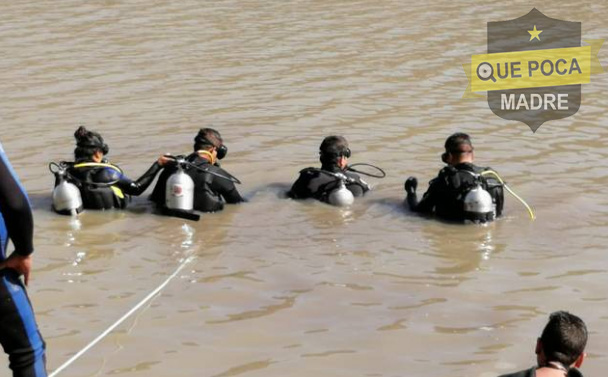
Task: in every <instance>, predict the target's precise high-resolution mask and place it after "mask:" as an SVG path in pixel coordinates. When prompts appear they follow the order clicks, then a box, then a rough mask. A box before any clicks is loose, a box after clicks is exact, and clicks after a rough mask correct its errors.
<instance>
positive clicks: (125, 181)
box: [117, 161, 162, 196]
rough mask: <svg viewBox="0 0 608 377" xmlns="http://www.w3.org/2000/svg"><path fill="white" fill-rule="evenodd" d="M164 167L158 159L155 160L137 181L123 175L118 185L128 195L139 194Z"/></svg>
mask: <svg viewBox="0 0 608 377" xmlns="http://www.w3.org/2000/svg"><path fill="white" fill-rule="evenodd" d="M161 169H162V167H161V166H160V164H159V163H158V161H155V162H154V163H153V164H152V166H150V168H149V169H148V171H146V172H145V173H144V174H143V175H142V176H141V177H139V179H138V180H137V181H132V180H130V179H129V178H127V177H125V176H124V175H122V176H121V177H120V180H119V181H118V183H117V186H118V187H119V188H120V189H121V190H122V191H123V192H124V193H125V194H127V195H133V196H139V195H141V194H142V193H143V192H144V191H146V189H147V188H148V186H150V184H151V183H152V182H153V181H154V178H155V177H156V174H158V172H159V171H160V170H161Z"/></svg>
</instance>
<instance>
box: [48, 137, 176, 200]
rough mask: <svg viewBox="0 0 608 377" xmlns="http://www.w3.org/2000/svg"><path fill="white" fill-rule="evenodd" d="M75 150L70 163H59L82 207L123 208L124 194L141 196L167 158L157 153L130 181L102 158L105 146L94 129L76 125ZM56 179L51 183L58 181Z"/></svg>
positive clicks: (126, 196)
mask: <svg viewBox="0 0 608 377" xmlns="http://www.w3.org/2000/svg"><path fill="white" fill-rule="evenodd" d="M74 138H75V139H76V149H75V150H74V158H75V161H74V162H62V163H61V166H64V167H66V172H67V174H66V180H67V181H68V182H70V183H72V184H74V185H76V187H78V189H79V191H80V194H81V197H82V204H83V207H84V208H87V209H111V208H118V209H123V208H125V207H126V206H127V202H128V195H135V196H138V195H141V194H142V193H143V192H144V191H146V189H147V188H148V186H150V184H151V183H152V181H153V180H154V177H155V176H156V174H158V172H160V170H161V169H162V167H163V166H164V165H165V164H166V163H167V162H168V161H170V160H168V159H167V158H166V157H164V156H161V157H159V158H158V160H157V161H155V162H154V164H152V166H151V167H150V168H149V169H148V171H147V172H146V173H144V175H142V176H141V177H140V178H139V179H138V180H136V181H132V180H130V179H129V178H127V176H125V175H124V173H123V171H122V170H121V169H120V168H119V167H118V166H116V165H114V164H111V163H110V162H108V161H107V160H106V159H105V155H106V154H108V151H109V147H108V145H107V144H106V143H104V140H103V137H101V135H100V134H99V133H97V132H93V131H88V130H87V129H86V128H85V127H83V126H80V127H79V128H78V129H77V130H76V132H75V133H74ZM59 183H60V182H59V180H58V179H57V180H56V182H55V186H57V185H58V184H59Z"/></svg>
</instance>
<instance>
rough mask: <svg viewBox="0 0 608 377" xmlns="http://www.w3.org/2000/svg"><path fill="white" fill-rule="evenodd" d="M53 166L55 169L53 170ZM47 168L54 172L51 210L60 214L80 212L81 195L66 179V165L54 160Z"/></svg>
mask: <svg viewBox="0 0 608 377" xmlns="http://www.w3.org/2000/svg"><path fill="white" fill-rule="evenodd" d="M53 167H54V168H55V170H53ZM49 169H50V170H51V172H52V173H53V174H55V189H53V210H54V211H55V212H57V213H59V214H62V215H76V214H79V213H80V212H82V208H83V206H82V196H81V195H80V190H79V189H78V187H76V185H75V184H73V183H70V182H68V180H67V167H66V166H65V165H64V164H61V165H58V164H55V163H54V162H53V163H51V165H49Z"/></svg>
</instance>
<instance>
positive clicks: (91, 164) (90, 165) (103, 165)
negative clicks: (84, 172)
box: [73, 162, 122, 174]
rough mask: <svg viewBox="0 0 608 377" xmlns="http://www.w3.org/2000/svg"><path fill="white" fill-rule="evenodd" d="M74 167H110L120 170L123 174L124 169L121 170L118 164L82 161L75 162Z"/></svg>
mask: <svg viewBox="0 0 608 377" xmlns="http://www.w3.org/2000/svg"><path fill="white" fill-rule="evenodd" d="M73 168H75V169H80V168H110V169H113V170H116V171H117V172H119V173H120V174H122V170H120V168H119V167H118V166H116V165H112V164H104V163H102V162H81V163H79V164H75V165H74V166H73Z"/></svg>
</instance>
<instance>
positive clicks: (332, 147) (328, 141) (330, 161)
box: [287, 136, 370, 205]
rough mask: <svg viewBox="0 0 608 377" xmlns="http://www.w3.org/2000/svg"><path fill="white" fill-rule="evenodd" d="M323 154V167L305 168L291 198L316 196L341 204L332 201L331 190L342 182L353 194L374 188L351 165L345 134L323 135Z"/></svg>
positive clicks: (289, 193)
mask: <svg viewBox="0 0 608 377" xmlns="http://www.w3.org/2000/svg"><path fill="white" fill-rule="evenodd" d="M319 155H320V156H319V159H320V161H321V169H318V168H312V167H310V168H306V169H303V170H301V171H300V176H299V177H298V179H297V180H296V181H295V183H294V184H293V186H292V187H291V190H289V192H288V194H287V195H288V196H289V197H290V198H292V199H308V198H314V199H317V200H320V201H322V202H325V203H331V204H338V205H339V203H332V201H333V199H332V196H331V194H332V192H333V191H334V190H337V189H339V188H340V186H341V185H344V186H345V187H346V189H348V191H350V192H351V193H352V196H353V197H359V196H363V195H364V194H365V193H366V192H368V191H369V190H370V186H369V185H368V184H367V183H366V182H365V181H363V180H362V179H361V178H360V177H359V175H357V174H355V173H353V172H352V171H348V169H347V168H348V166H347V163H348V158H349V157H350V156H351V151H350V148H349V147H348V142H347V141H346V139H345V138H344V137H342V136H328V137H326V138H325V139H323V142H322V143H321V146H320V147H319ZM338 200H339V199H338ZM347 204H348V203H347Z"/></svg>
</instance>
